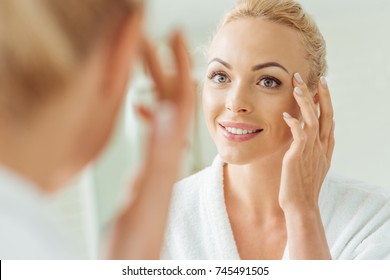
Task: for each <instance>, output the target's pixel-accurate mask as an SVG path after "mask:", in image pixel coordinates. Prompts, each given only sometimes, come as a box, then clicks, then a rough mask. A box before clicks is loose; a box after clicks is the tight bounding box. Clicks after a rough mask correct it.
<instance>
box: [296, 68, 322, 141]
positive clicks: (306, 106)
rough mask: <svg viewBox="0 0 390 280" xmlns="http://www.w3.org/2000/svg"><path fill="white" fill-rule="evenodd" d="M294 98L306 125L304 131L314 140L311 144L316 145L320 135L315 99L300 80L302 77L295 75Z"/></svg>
mask: <svg viewBox="0 0 390 280" xmlns="http://www.w3.org/2000/svg"><path fill="white" fill-rule="evenodd" d="M293 83H294V86H295V88H294V93H293V94H294V98H295V100H296V101H297V103H298V106H299V107H300V109H301V114H302V118H303V122H304V124H305V128H304V130H305V131H307V132H308V134H309V135H308V136H310V138H311V139H312V140H311V141H310V142H311V143H314V141H315V139H316V138H317V135H318V127H319V123H318V116H317V114H316V113H315V110H314V108H316V106H315V104H314V101H313V98H312V97H311V94H310V92H309V90H308V88H307V86H306V84H305V83H304V82H303V81H302V79H300V75H299V74H298V75H297V73H296V74H294V82H293Z"/></svg>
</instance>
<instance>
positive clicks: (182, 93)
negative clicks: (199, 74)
mask: <svg viewBox="0 0 390 280" xmlns="http://www.w3.org/2000/svg"><path fill="white" fill-rule="evenodd" d="M171 47H172V51H173V54H174V58H175V66H176V75H177V79H176V83H178V88H177V90H176V91H175V92H174V93H173V94H174V95H175V96H174V98H175V99H176V101H178V102H179V103H183V102H185V101H188V100H189V99H190V98H189V96H188V95H189V94H191V92H192V79H191V70H190V60H189V55H188V51H187V47H186V44H185V42H184V38H183V36H182V34H181V33H180V32H175V33H174V34H173V36H172V39H171Z"/></svg>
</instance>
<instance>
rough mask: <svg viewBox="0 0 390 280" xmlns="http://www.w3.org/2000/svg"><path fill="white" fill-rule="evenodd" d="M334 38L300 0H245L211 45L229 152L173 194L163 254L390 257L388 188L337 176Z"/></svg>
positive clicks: (207, 101)
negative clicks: (329, 71)
mask: <svg viewBox="0 0 390 280" xmlns="http://www.w3.org/2000/svg"><path fill="white" fill-rule="evenodd" d="M326 67H327V66H326V60H325V42H324V39H323V37H322V35H321V33H320V31H319V30H318V28H317V26H316V24H315V23H314V21H313V20H312V19H311V18H310V16H309V15H308V14H307V13H306V12H305V11H304V10H303V9H302V7H301V5H300V4H298V3H297V2H295V1H292V0H241V1H238V2H237V4H236V5H235V7H234V8H233V9H232V10H231V11H230V12H229V13H228V14H227V15H226V17H225V19H224V21H223V23H222V25H221V26H220V27H219V29H218V30H217V32H216V34H215V36H214V38H213V40H212V43H211V46H210V49H209V53H208V65H207V75H206V78H205V82H204V89H203V110H204V114H205V119H206V122H207V125H208V129H209V132H210V134H211V136H212V138H213V140H214V142H215V144H216V146H217V149H218V156H217V157H216V158H215V160H214V162H213V163H212V165H211V166H210V167H208V168H206V169H204V170H203V171H201V172H199V173H197V174H195V175H192V176H190V177H188V178H185V179H184V180H182V181H181V182H179V183H178V184H177V186H176V187H175V191H174V196H173V203H172V208H171V213H170V222H169V226H168V230H167V233H166V240H165V249H164V254H163V257H164V258H171V259H331V258H334V259H382V258H390V237H389V235H388V233H389V232H390V200H389V197H390V195H389V192H388V191H386V190H385V189H381V188H376V187H370V186H367V185H365V184H362V183H359V182H355V181H351V180H346V179H343V178H338V177H334V176H331V175H327V173H328V170H329V167H330V164H331V159H332V153H333V148H334V143H335V142H334V123H333V108H332V103H331V99H330V94H329V88H328V85H327V82H326V79H325V78H324V75H325V73H326Z"/></svg>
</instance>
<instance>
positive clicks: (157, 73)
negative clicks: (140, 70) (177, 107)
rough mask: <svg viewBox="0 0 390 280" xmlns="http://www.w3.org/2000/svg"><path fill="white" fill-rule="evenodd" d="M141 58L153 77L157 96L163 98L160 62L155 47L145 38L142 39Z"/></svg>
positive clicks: (163, 81) (162, 74)
mask: <svg viewBox="0 0 390 280" xmlns="http://www.w3.org/2000/svg"><path fill="white" fill-rule="evenodd" d="M143 44H144V48H143V50H144V51H143V58H144V61H145V63H146V67H147V69H148V70H149V73H150V75H151V77H152V79H153V82H154V86H155V89H156V92H157V98H158V99H163V98H164V97H165V96H164V94H165V92H166V90H165V88H166V85H165V75H164V72H163V71H162V68H161V66H160V62H159V59H158V56H157V53H156V50H155V47H154V46H153V45H152V43H151V42H149V41H148V40H147V39H146V38H145V39H144V42H143Z"/></svg>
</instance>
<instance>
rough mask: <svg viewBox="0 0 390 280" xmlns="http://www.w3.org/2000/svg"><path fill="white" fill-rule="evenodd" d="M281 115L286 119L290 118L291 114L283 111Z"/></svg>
mask: <svg viewBox="0 0 390 280" xmlns="http://www.w3.org/2000/svg"><path fill="white" fill-rule="evenodd" d="M283 117H285V118H286V119H291V118H292V117H291V115H290V114H289V113H287V112H283Z"/></svg>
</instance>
